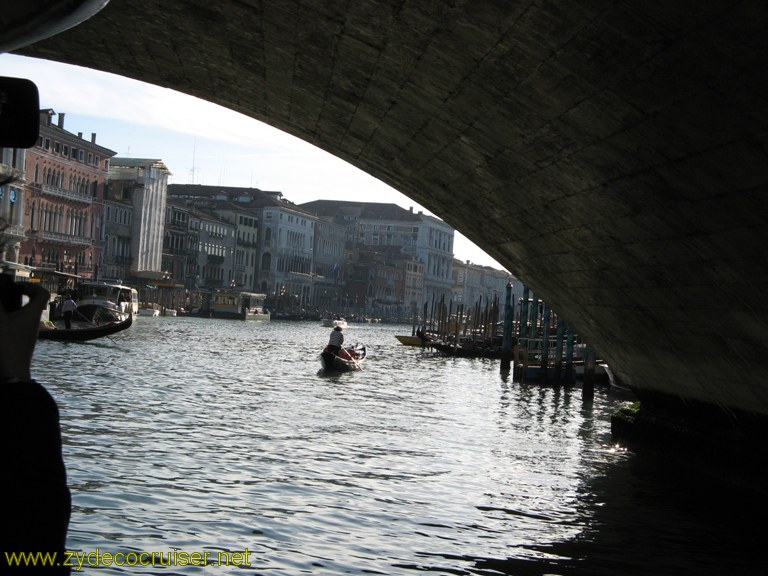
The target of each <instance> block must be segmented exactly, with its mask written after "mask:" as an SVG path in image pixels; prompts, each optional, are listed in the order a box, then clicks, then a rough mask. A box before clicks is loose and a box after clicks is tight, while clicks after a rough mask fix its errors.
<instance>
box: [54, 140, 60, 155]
mask: <svg viewBox="0 0 768 576" xmlns="http://www.w3.org/2000/svg"><path fill="white" fill-rule="evenodd" d="M53 151H54V152H55V153H56V154H59V153H60V152H61V144H59V143H58V142H54V143H53Z"/></svg>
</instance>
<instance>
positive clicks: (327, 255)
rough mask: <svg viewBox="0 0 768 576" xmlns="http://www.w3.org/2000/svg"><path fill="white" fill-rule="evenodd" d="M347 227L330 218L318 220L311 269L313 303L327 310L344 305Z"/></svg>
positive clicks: (337, 311) (314, 305)
mask: <svg viewBox="0 0 768 576" xmlns="http://www.w3.org/2000/svg"><path fill="white" fill-rule="evenodd" d="M345 243H346V227H345V226H344V225H342V224H339V223H338V222H334V221H333V219H330V218H318V219H317V221H316V222H315V245H314V248H313V261H312V262H313V268H312V306H313V307H314V308H317V309H318V310H321V311H323V312H327V313H339V312H341V310H342V308H343V296H344V285H345V280H346V276H345V273H346V265H345V263H346V257H345V252H344V249H345Z"/></svg>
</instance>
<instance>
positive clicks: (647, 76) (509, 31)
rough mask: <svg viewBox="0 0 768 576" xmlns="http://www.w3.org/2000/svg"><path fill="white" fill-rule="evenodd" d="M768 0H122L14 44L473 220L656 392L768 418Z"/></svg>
mask: <svg viewBox="0 0 768 576" xmlns="http://www.w3.org/2000/svg"><path fill="white" fill-rule="evenodd" d="M766 10H768V8H767V7H766V5H765V4H764V3H763V2H760V1H758V0H753V1H744V2H736V3H734V2H726V1H714V2H706V3H700V2H666V3H648V2H646V3H639V4H638V3H637V2H628V1H626V2H625V1H619V2H616V1H613V0H611V1H609V0H602V1H601V0H596V1H593V2H579V3H575V2H559V3H556V2H537V1H517V2H495V1H491V0H456V1H453V2H439V1H423V0H399V1H392V0H364V1H360V2H339V1H337V0H307V1H304V2H294V1H286V0H283V1H276V2H257V1H255V0H237V1H235V0H219V1H217V2H210V1H205V0H179V1H176V2H163V1H161V0H130V1H128V0H112V1H111V2H110V3H109V4H108V5H107V6H106V8H104V9H103V10H102V11H101V12H99V13H98V14H97V15H96V16H94V17H92V18H91V19H89V20H87V21H86V22H84V23H83V24H81V25H79V26H77V27H75V28H73V29H71V30H68V31H66V32H63V33H61V34H58V35H56V36H54V37H52V38H50V39H48V40H43V41H40V42H38V43H36V44H33V45H30V46H27V47H25V48H23V49H20V50H19V51H18V52H19V53H21V54H25V55H30V56H35V57H40V58H47V59H52V60H58V61H61V62H66V63H71V64H78V65H82V66H87V67H91V68H96V69H99V70H104V71H108V72H114V73H118V74H121V75H124V76H128V77H132V78H136V79H139V80H143V81H146V82H150V83H153V84H158V85H160V86H165V87H169V88H173V89H176V90H179V91H182V92H185V93H188V94H192V95H195V96H198V97H201V98H204V99H206V100H209V101H212V102H216V103H218V104H221V105H223V106H226V107H229V108H232V109H234V110H237V111H239V112H242V113H244V114H247V115H248V116H251V117H254V118H257V119H259V120H262V121H264V122H266V123H268V124H271V125H272V126H275V127H277V128H280V129H281V130H284V131H286V132H288V133H290V134H293V135H295V136H298V137H300V138H302V139H304V140H306V141H308V142H310V143H312V144H314V145H316V146H319V147H320V148H323V149H325V150H327V151H329V152H331V153H333V154H335V155H336V156H338V157H340V158H342V159H344V160H346V161H348V162H350V163H352V164H353V165H355V166H357V167H359V168H361V169H363V170H365V171H367V172H369V173H370V174H372V175H374V176H375V177H377V178H379V179H381V180H382V181H384V182H386V183H388V184H389V185H391V186H393V187H394V188H396V189H398V190H400V191H401V192H403V193H404V194H406V195H408V196H410V197H411V198H413V199H414V200H416V201H417V202H419V203H420V204H422V205H423V206H425V207H427V208H429V209H430V210H431V211H433V212H434V213H435V214H437V215H439V216H440V217H442V218H443V219H445V220H446V221H447V222H449V223H450V224H451V225H453V226H454V227H456V228H457V229H459V230H461V232H462V233H464V234H465V235H466V236H467V237H468V238H469V239H471V240H472V241H473V242H475V243H476V244H478V245H479V246H481V247H482V248H484V249H485V250H486V251H487V252H488V253H489V254H490V255H492V256H493V257H494V258H496V259H497V260H498V261H499V262H501V263H503V264H504V265H505V266H506V267H507V268H508V269H509V270H510V271H512V272H513V273H514V274H515V275H516V276H518V277H519V278H521V279H522V280H524V281H525V282H526V283H527V284H528V285H529V286H531V287H532V288H533V289H534V290H535V291H536V292H537V293H539V294H540V295H542V297H543V298H545V300H546V301H547V302H548V303H549V304H551V305H552V306H553V308H554V309H555V310H557V311H558V312H559V313H560V314H561V315H562V316H563V317H565V318H567V319H568V320H569V322H570V323H572V324H573V325H575V326H576V327H577V328H578V330H579V331H580V332H581V333H582V334H583V335H584V336H585V337H586V338H587V339H588V340H589V341H590V342H592V343H594V345H595V346H596V348H597V349H598V350H599V352H600V353H601V355H603V356H604V357H605V358H606V359H607V360H608V362H609V363H610V364H611V366H612V367H614V368H615V370H616V371H617V373H618V376H619V377H620V378H621V379H622V380H623V381H624V382H626V383H627V384H629V385H631V386H632V387H633V389H634V390H636V391H637V392H638V393H639V394H640V395H641V396H642V397H643V398H646V399H657V400H661V399H665V400H674V399H681V398H682V399H684V400H685V402H686V405H688V406H691V405H693V404H697V403H699V402H701V403H703V405H708V406H719V407H726V408H727V409H728V411H730V412H732V413H734V412H739V413H744V414H749V415H756V416H762V417H764V416H765V415H766V414H768V386H767V385H766V369H768V347H767V346H766V343H767V341H766V339H767V337H766V333H767V331H766V328H767V326H766V318H768V309H767V306H766V298H765V289H766V287H767V286H768V265H767V264H766V262H767V261H768V260H767V259H766V256H768V254H766V242H765V238H766V237H768V233H767V232H768V231H767V230H766V214H768V193H767V191H766V185H767V184H768V161H767V160H768V159H767V158H766V141H767V140H768V136H767V135H768V131H767V130H766V128H767V127H768V99H766V87H768V68H767V67H766V66H765V62H766V57H767V56H768V35H766V34H765V24H766ZM85 97H87V95H85Z"/></svg>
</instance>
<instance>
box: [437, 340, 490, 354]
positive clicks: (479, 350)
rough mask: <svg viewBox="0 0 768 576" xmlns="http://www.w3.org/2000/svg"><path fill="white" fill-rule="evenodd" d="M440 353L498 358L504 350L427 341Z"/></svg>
mask: <svg viewBox="0 0 768 576" xmlns="http://www.w3.org/2000/svg"><path fill="white" fill-rule="evenodd" d="M428 346H431V347H432V348H434V349H435V350H437V351H438V352H440V353H441V354H444V355H445V356H456V357H459V358H493V359H499V358H503V357H504V351H503V350H502V349H501V348H500V347H498V346H495V347H492V348H485V347H479V346H478V347H472V348H464V347H462V346H454V345H453V344H445V343H441V342H436V341H434V340H431V341H430V342H429V343H428Z"/></svg>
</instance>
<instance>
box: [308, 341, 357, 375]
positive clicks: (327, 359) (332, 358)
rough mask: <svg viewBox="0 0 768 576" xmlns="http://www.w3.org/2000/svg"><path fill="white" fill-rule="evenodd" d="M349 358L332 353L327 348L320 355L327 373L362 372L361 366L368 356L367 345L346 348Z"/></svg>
mask: <svg viewBox="0 0 768 576" xmlns="http://www.w3.org/2000/svg"><path fill="white" fill-rule="evenodd" d="M344 350H345V351H346V353H347V354H348V355H349V357H342V356H338V355H336V354H334V353H333V352H331V351H330V350H329V349H328V347H327V346H326V347H325V348H324V349H323V351H322V352H321V353H320V362H321V364H322V365H323V370H325V371H326V372H351V371H353V370H362V367H361V366H360V364H361V363H362V361H363V360H365V357H366V355H367V350H366V347H365V344H361V343H360V342H358V343H357V344H355V345H354V346H347V347H345V348H344Z"/></svg>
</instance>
